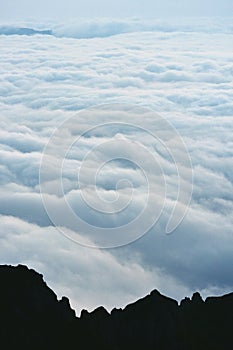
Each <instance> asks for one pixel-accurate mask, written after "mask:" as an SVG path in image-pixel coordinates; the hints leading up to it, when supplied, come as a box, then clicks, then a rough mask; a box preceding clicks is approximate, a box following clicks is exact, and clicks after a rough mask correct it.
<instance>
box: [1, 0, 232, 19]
mask: <svg viewBox="0 0 233 350" xmlns="http://www.w3.org/2000/svg"><path fill="white" fill-rule="evenodd" d="M0 5H1V14H0V18H1V19H4V20H7V19H9V20H14V19H15V20H25V19H28V18H36V19H38V20H41V21H43V19H45V18H51V19H67V18H75V17H76V18H79V17H89V18H93V17H133V16H137V17H161V16H162V17H182V16H198V17H200V16H230V15H231V14H232V13H233V3H232V1H231V0H222V1H221V0H205V1H202V0H176V1H174V0H163V1H161V0H144V1H142V0H127V1H123V0H118V1H117V0H100V1H95V0H86V1H80V0H79V1H76V0H67V1H55V0H49V1H48V0H40V1H35V0H20V1H19V0H8V1H4V0H1V1H0Z"/></svg>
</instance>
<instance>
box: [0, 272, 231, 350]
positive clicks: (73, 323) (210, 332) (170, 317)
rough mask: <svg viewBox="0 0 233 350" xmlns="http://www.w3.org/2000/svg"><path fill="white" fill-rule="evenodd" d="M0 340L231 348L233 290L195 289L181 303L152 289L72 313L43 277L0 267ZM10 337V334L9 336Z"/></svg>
mask: <svg viewBox="0 0 233 350" xmlns="http://www.w3.org/2000/svg"><path fill="white" fill-rule="evenodd" d="M0 281H1V289H0V315H1V318H0V319H1V321H0V344H1V345H2V347H3V348H5V349H15V348H16V346H17V347H18V346H19V345H20V347H22V348H24V349H29V348H30V349H32V348H33V349H41V348H42V347H43V348H44V349H51V348H54V347H57V348H58V349H60V348H61V347H64V346H65V347H66V348H68V349H69V348H71V347H73V344H75V343H77V345H78V346H80V347H81V348H83V347H85V348H86V349H92V348H95V349H113V350H118V349H141V348H145V349H158V350H166V349H169V350H183V349H184V350H186V349H193V350H194V349H198V350H202V349H203V350H204V349H205V350H206V349H207V350H208V349H211V350H215V349H216V350H217V349H218V350H219V349H221V350H228V349H229V350H230V349H232V344H233V336H232V331H231V330H232V326H233V293H229V294H226V295H223V296H220V297H208V298H206V300H205V301H204V300H203V299H202V297H201V296H200V294H199V293H198V292H196V293H194V294H193V296H192V298H191V299H190V298H185V299H183V300H182V301H181V303H180V304H178V302H177V301H176V300H174V299H172V298H169V297H167V296H164V295H162V294H161V293H160V292H159V291H157V290H153V291H152V292H151V293H150V294H148V295H147V296H145V297H143V298H141V299H139V300H137V301H136V302H133V303H131V304H129V305H127V306H126V307H125V308H123V309H121V308H120V309H116V308H114V309H113V310H112V311H111V312H110V313H109V312H108V311H107V310H105V308H104V307H103V306H100V307H98V308H96V309H95V310H93V311H91V312H88V311H86V310H82V312H81V315H80V317H77V316H76V315H75V312H74V310H72V308H71V307H70V303H69V300H68V298H66V297H63V298H62V299H61V300H58V299H57V296H56V294H55V293H54V292H53V291H52V290H51V289H50V288H49V287H48V286H47V284H46V283H45V281H44V280H43V276H42V275H41V274H39V273H37V272H36V271H35V270H33V269H29V268H28V267H26V266H24V265H18V266H16V267H15V266H10V265H0ZM12 335H13V336H12Z"/></svg>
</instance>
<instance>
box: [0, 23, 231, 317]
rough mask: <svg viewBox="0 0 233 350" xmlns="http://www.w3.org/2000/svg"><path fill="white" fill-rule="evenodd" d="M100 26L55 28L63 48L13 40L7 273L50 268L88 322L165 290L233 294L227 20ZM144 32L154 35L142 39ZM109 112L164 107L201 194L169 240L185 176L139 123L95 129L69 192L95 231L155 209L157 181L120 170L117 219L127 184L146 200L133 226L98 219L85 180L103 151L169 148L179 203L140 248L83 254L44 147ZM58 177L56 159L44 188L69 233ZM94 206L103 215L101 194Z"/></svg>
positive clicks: (3, 101)
mask: <svg viewBox="0 0 233 350" xmlns="http://www.w3.org/2000/svg"><path fill="white" fill-rule="evenodd" d="M97 24H98V26H97ZM97 24H96V25H95V26H93V25H91V24H90V23H89V22H88V23H86V25H85V26H82V28H81V27H79V26H77V25H76V26H72V27H69V28H68V27H67V28H64V26H57V27H56V28H53V30H54V33H55V34H54V35H56V36H59V38H58V37H55V36H54V35H50V36H47V35H39V36H19V35H12V36H4V35H3V36H0V41H1V47H2V54H1V58H0V63H1V64H0V73H1V74H0V76H1V87H0V105H1V132H0V142H1V149H0V156H1V166H0V181H1V202H0V213H1V214H2V216H1V230H0V232H1V241H2V244H1V247H3V248H2V249H1V262H2V263H6V262H7V263H13V264H17V263H19V262H20V263H27V264H29V265H30V266H32V267H34V268H36V269H38V270H39V271H41V272H42V273H44V274H45V277H46V280H47V281H49V284H50V285H51V286H52V287H53V288H54V289H55V291H56V292H57V293H58V294H59V296H61V295H62V294H66V295H67V296H69V297H70V298H71V301H72V304H73V305H74V306H75V307H76V309H77V310H78V311H79V310H80V308H82V307H86V308H89V309H91V308H93V307H95V306H97V305H99V304H104V305H105V306H107V307H108V308H111V307H113V306H122V305H124V304H126V303H128V302H129V301H131V300H134V299H136V298H138V297H140V296H141V295H143V294H146V293H147V292H149V291H150V290H151V289H153V288H159V289H160V290H161V291H162V292H164V293H167V294H169V295H171V296H173V297H177V298H181V297H182V296H184V295H185V293H190V292H191V291H192V290H195V289H199V290H201V291H203V295H208V293H210V292H214V293H221V292H224V291H228V290H230V289H231V288H232V286H233V281H232V273H231V266H232V239H233V237H232V209H233V208H232V207H233V205H232V200H233V198H232V193H233V185H232V183H233V178H232V131H231V128H232V119H231V117H232V114H233V103H232V101H233V93H232V91H233V89H232V87H233V86H232V85H233V84H232V76H233V66H232V63H231V57H232V41H231V35H228V33H229V31H230V29H229V28H226V27H224V26H223V25H221V23H220V24H218V25H216V24H214V25H213V26H212V27H211V28H210V29H208V30H207V26H205V27H203V24H201V25H198V24H197V25H196V27H195V28H196V29H195V30H191V24H190V26H189V27H188V26H187V27H185V28H186V29H185V30H181V29H182V27H179V28H178V29H177V27H175V26H173V25H172V24H170V27H167V29H166V30H165V26H164V27H162V25H161V26H160V27H158V24H156V25H154V27H152V25H151V23H148V24H143V25H142V24H141V25H140V26H139V27H137V25H138V23H136V24H135V23H133V24H132V23H128V24H127V22H125V23H122V24H121V25H118V24H116V25H115V27H114V26H113V25H112V26H108V25H107V24H106V23H104V24H103V23H97ZM143 26H144V27H143ZM137 28H138V31H140V32H137V33H135V31H136V29H137ZM183 28H184V27H183ZM189 28H190V30H189ZM208 28H209V24H208ZM81 29H82V30H81ZM55 30H56V32H55ZM208 31H210V32H211V33H208ZM96 33H97V35H96ZM119 33H121V35H116V36H114V37H111V38H110V37H108V36H110V35H113V34H119ZM94 36H95V38H94ZM90 37H93V38H92V39H91V40H86V39H81V40H79V39H77V38H90ZM98 37H102V38H98ZM103 103H131V104H137V105H138V106H147V107H149V108H152V109H153V110H155V111H156V112H159V114H160V115H162V116H164V117H165V118H166V119H167V120H168V121H169V122H170V123H171V124H172V125H173V126H175V127H176V128H177V130H178V131H179V132H180V134H181V135H182V137H183V139H184V141H185V143H186V145H187V147H188V150H189V152H190V156H191V160H192V164H193V173H194V189H193V197H192V203H191V208H190V210H189V212H188V214H187V216H186V217H185V219H184V220H183V222H182V224H181V225H180V226H179V228H178V229H177V230H176V231H175V232H174V233H173V234H172V235H170V236H166V235H165V234H164V231H165V226H166V223H167V221H168V218H169V216H170V214H171V210H172V207H173V205H174V200H175V198H176V190H177V188H176V187H177V186H176V184H177V172H176V169H175V167H174V165H173V164H172V161H171V159H169V156H168V154H167V153H164V149H163V148H162V147H159V145H158V144H156V143H155V142H154V141H152V139H151V138H150V137H149V136H148V134H147V135H145V133H143V132H137V133H135V132H133V133H131V134H130V130H127V128H126V127H125V126H122V127H121V128H120V127H119V126H118V127H117V128H115V129H114V128H113V127H111V128H109V129H105V131H104V133H103V132H102V131H99V132H98V130H96V131H93V132H92V134H91V133H90V135H86V137H82V138H81V139H80V140H79V143H78V146H77V147H76V148H75V145H74V147H73V148H72V149H71V150H70V151H69V152H68V154H67V158H66V161H65V163H64V174H63V175H64V181H63V186H64V191H65V193H66V194H67V199H68V201H69V204H70V205H71V207H72V209H73V210H74V211H75V212H76V213H79V215H81V216H82V218H83V219H85V220H86V221H89V222H90V223H92V224H93V225H97V226H101V225H102V226H103V225H105V226H107V227H112V226H114V225H119V224H122V223H125V221H126V220H131V219H132V218H133V217H134V216H135V215H136V216H137V215H138V213H139V212H140V210H141V209H142V207H143V203H144V200H145V197H144V192H145V182H144V180H145V178H144V176H143V172H142V171H141V170H140V169H139V168H137V167H136V166H132V164H130V163H129V162H128V163H127V162H119V161H118V162H117V161H115V162H110V163H107V164H106V165H105V167H103V169H102V171H100V172H99V176H98V194H99V195H100V196H101V197H102V198H104V199H105V200H107V202H106V203H105V204H106V207H107V208H108V207H110V208H111V206H114V204H113V203H112V204H111V203H110V202H109V201H111V200H112V199H114V196H115V195H116V192H115V188H116V185H117V182H118V180H119V179H122V178H123V179H125V180H127V181H128V182H129V181H130V182H131V184H133V187H134V188H135V191H134V195H135V197H134V199H135V201H134V202H133V203H132V205H131V206H129V207H128V211H127V212H125V213H124V212H123V213H122V216H121V217H119V216H114V215H110V216H109V215H105V216H104V215H103V216H102V218H101V216H99V215H97V214H98V213H95V212H91V211H89V209H87V207H86V206H85V205H84V204H83V202H82V198H81V197H80V191H79V188H77V173H78V169H80V167H81V164H82V160H83V158H84V157H85V155H86V154H88V152H89V151H90V150H92V149H93V148H94V147H97V146H98V144H99V143H102V142H108V141H109V140H115V141H116V140H122V139H124V138H126V139H127V140H129V141H130V143H129V144H131V143H132V142H138V143H139V144H143V145H144V146H145V147H146V148H147V149H150V150H156V151H157V155H158V160H159V161H160V164H162V167H163V169H164V171H165V178H166V182H167V189H168V200H167V202H166V206H165V209H164V211H163V215H162V217H161V219H160V221H159V222H158V224H157V225H156V226H155V228H154V229H153V230H151V231H150V232H149V233H148V234H147V235H145V236H144V237H143V238H141V239H140V240H138V241H137V242H135V243H133V244H131V245H129V246H127V247H124V248H118V249H112V250H109V251H103V250H94V249H88V248H85V247H81V246H78V245H76V244H74V243H72V242H70V241H69V240H68V239H66V238H65V237H63V236H62V235H60V234H59V232H57V231H56V229H55V228H54V227H52V224H51V221H50V219H49V218H48V215H47V213H46V211H45V209H44V207H43V203H42V199H41V196H40V188H39V167H40V163H41V159H42V152H43V148H44V146H45V145H46V143H47V142H48V140H49V138H50V136H51V135H52V133H53V131H54V129H55V128H56V127H58V126H60V125H61V123H62V122H64V121H65V120H67V119H69V118H70V117H73V115H75V113H77V112H78V111H80V110H82V109H83V108H87V107H90V106H93V105H96V104H103ZM77 118H80V119H78V120H79V122H80V123H79V125H78V126H77V125H76V127H77V128H79V127H80V130H81V128H84V129H85V128H86V129H87V128H90V127H91V126H93V124H99V123H102V122H106V121H111V120H103V115H102V116H101V113H100V114H99V115H97V114H96V115H95V119H94V120H93V119H91V118H90V119H89V120H88V119H85V118H83V119H81V115H78V116H77ZM125 122H127V120H125ZM143 123H144V127H145V129H147V130H152V128H153V127H154V125H153V119H150V118H148V119H146V118H145V120H143ZM87 136H88V137H87ZM69 137H70V135H69V134H64V135H63V140H62V138H61V140H60V142H59V143H58V145H59V146H60V147H62V145H64V144H65V142H66V140H68V141H69ZM117 142H118V141H117ZM118 145H120V142H118ZM121 149H122V150H121V152H123V150H124V147H121ZM119 151H120V146H119ZM127 151H128V150H127ZM110 153H111V152H110V148H108V152H106V153H104V152H102V153H101V152H99V153H98V152H97V153H96V154H95V158H94V159H91V162H92V163H89V167H87V168H86V169H85V180H86V181H87V180H88V181H87V183H88V182H89V179H90V178H91V176H92V172H91V170H92V166H94V167H96V166H97V165H98V164H99V163H101V162H103V160H104V159H105V158H106V157H107V156H108V155H109V154H110ZM121 154H122V153H121ZM142 154H143V153H142ZM142 154H140V152H135V159H138V160H139V161H140V159H141V158H143V161H144V162H145V164H146V161H148V159H147V158H146V157H143V156H142ZM55 166H56V157H54V158H53V159H51V162H50V164H48V173H49V175H50V176H51V179H50V181H48V183H47V184H44V187H43V188H44V190H45V192H46V193H47V195H48V196H50V198H52V200H53V203H54V208H56V210H57V211H58V212H59V213H61V223H60V224H61V225H62V224H64V218H63V217H62V206H61V198H62V196H61V193H56V191H57V189H58V188H59V186H58V185H59V184H58V182H57V179H56V178H53V169H54V167H55ZM74 169H75V171H74ZM76 171H77V172H76ZM128 182H125V183H121V184H120V185H121V187H119V193H120V195H123V197H122V196H121V200H122V201H123V202H122V203H127V201H128V200H129V199H131V196H132V191H131V188H130V187H129V186H128ZM187 184H188V181H187ZM119 193H118V194H119ZM55 194H56V195H55ZM159 198H160V197H158V198H157V202H156V201H155V209H156V205H157V203H159V202H160V200H158V199H159ZM89 199H90V200H91V201H92V203H94V204H96V202H95V200H96V197H95V196H94V197H92V196H91V197H90V198H89ZM124 201H125V202H124ZM119 203H120V202H119ZM122 203H120V204H122ZM106 207H104V209H106ZM103 218H104V220H103ZM120 220H121V221H120ZM145 220H147V219H145ZM66 224H67V226H68V227H69V229H74V227H72V226H71V223H69V222H67V223H66ZM142 226H143V222H142ZM88 239H89V238H88ZM129 257H130V258H129ZM58 272H60V274H59V273H58ZM113 275H114V278H112V276H113ZM103 291H104V292H103ZM113 291H114V293H113Z"/></svg>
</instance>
